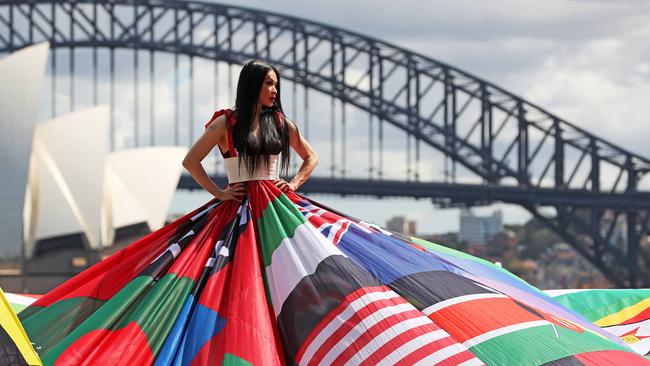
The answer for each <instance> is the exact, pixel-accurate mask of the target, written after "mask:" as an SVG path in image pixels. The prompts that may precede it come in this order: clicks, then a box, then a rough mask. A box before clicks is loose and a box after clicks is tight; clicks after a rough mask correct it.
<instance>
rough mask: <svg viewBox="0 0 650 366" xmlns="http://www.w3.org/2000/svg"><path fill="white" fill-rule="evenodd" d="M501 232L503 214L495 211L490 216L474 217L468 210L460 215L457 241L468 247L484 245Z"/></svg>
mask: <svg viewBox="0 0 650 366" xmlns="http://www.w3.org/2000/svg"><path fill="white" fill-rule="evenodd" d="M501 230H503V214H502V212H501V210H497V211H495V212H494V213H492V215H490V216H476V215H474V214H473V213H472V212H471V211H470V210H462V211H461V213H460V230H459V231H458V241H459V242H466V243H467V244H469V245H485V244H486V243H487V242H488V241H489V240H490V239H492V237H494V236H495V235H496V234H498V233H499V232H501Z"/></svg>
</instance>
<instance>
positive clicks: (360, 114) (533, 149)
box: [0, 0, 650, 287]
mask: <svg viewBox="0 0 650 366" xmlns="http://www.w3.org/2000/svg"><path fill="white" fill-rule="evenodd" d="M42 41H48V42H49V43H50V47H51V49H52V51H53V52H51V56H50V65H49V67H50V74H51V82H52V84H51V91H50V98H51V100H50V101H49V103H50V109H51V114H52V116H55V115H57V114H59V113H61V112H66V111H72V110H75V109H77V108H81V107H83V105H82V104H83V103H80V102H78V100H80V98H81V97H82V96H84V97H87V99H88V100H89V102H87V103H86V104H91V105H95V104H99V103H105V104H109V105H110V108H111V146H112V149H120V148H124V147H138V146H151V145H182V146H189V145H190V144H191V142H192V141H193V140H194V139H195V138H196V137H197V136H198V134H199V133H200V128H202V124H203V123H204V122H206V121H207V118H208V117H209V116H210V114H211V112H210V113H203V114H201V115H198V114H197V113H195V112H194V111H195V109H197V107H198V106H199V105H200V104H201V103H203V104H202V105H204V106H205V103H206V102H205V101H203V102H202V101H201V100H202V99H201V98H204V97H205V95H204V94H205V93H201V94H199V93H196V92H195V90H196V88H195V87H194V85H195V83H203V84H205V83H206V79H208V80H210V83H212V84H213V86H214V87H213V88H212V92H211V93H212V94H211V97H212V99H211V100H210V102H209V103H208V104H210V108H212V107H213V106H219V107H221V108H225V107H227V106H229V105H232V104H234V103H233V99H232V94H233V93H234V88H235V85H236V79H234V77H235V75H236V74H237V73H238V67H240V66H241V65H242V64H243V63H245V62H246V61H248V60H250V59H252V58H262V59H266V60H269V61H270V62H272V63H273V64H275V65H277V66H278V68H279V69H280V71H281V76H282V81H283V84H282V94H283V95H284V98H283V100H284V102H285V112H286V113H287V115H289V116H290V117H291V118H292V119H294V120H295V121H296V122H297V123H298V125H299V127H300V129H301V131H302V133H303V134H305V135H306V136H307V138H308V139H309V140H310V141H315V143H314V145H315V147H316V148H317V151H318V152H319V156H320V161H321V164H320V165H319V168H318V169H317V171H316V173H315V175H314V176H313V177H312V178H311V180H310V181H309V182H308V183H307V184H305V185H304V186H303V187H302V188H301V190H302V191H303V192H305V193H327V194H339V195H355V196H363V195H366V196H374V197H406V198H409V197H410V198H418V199H422V198H425V199H430V200H431V201H432V202H433V203H435V204H440V205H458V206H473V205H484V204H490V203H493V202H504V203H509V204H516V205H519V206H521V207H523V208H525V209H526V210H528V211H529V212H530V213H531V214H532V215H533V216H534V217H536V218H537V219H539V220H541V221H542V222H544V223H545V224H546V225H548V227H550V228H551V229H553V230H554V231H555V232H556V233H557V234H558V235H559V236H560V237H561V238H562V239H563V240H565V241H566V242H567V243H569V244H570V245H572V246H573V248H575V250H576V251H577V252H579V253H580V254H581V255H582V256H583V257H585V258H586V259H588V260H589V261H590V262H591V263H593V264H594V265H595V266H596V267H597V268H599V269H600V270H601V271H602V273H603V274H604V275H605V276H606V277H607V278H608V279H609V280H610V281H612V283H613V284H614V285H615V286H619V287H640V286H645V287H648V286H650V251H648V250H647V249H644V248H643V247H642V246H641V245H640V243H641V241H642V239H644V238H646V237H647V236H648V234H649V233H648V228H649V226H650V225H649V219H650V191H644V190H642V189H641V188H640V182H642V179H643V178H644V176H645V175H646V173H648V171H649V170H650V159H648V158H645V157H642V156H639V155H638V154H635V153H634V152H632V151H629V150H627V149H625V148H624V147H621V146H618V145H617V144H616V142H615V141H607V140H606V139H603V138H601V137H600V136H597V134H595V133H592V132H589V131H586V130H584V129H582V128H580V127H577V126H576V125H575V124H572V123H570V122H568V121H566V120H564V119H562V118H561V116H557V115H555V114H553V113H552V112H550V111H547V110H546V109H544V108H543V107H541V106H538V105H536V104H534V103H533V102H531V101H527V100H524V99H523V98H522V97H520V96H517V95H515V94H513V93H511V92H508V91H507V90H504V89H503V88H501V87H499V86H497V85H495V84H493V83H491V82H488V81H486V80H484V79H481V78H480V77H478V76H475V75H472V74H471V73H468V72H465V71H463V70H460V69H458V68H457V67H454V66H452V65H449V64H446V63H444V62H440V61H437V60H435V59H433V58H431V57H428V56H425V55H422V54H420V53H418V52H414V51H412V50H407V49H404V48H402V47H399V46H397V45H394V44H390V43H388V42H384V41H382V40H379V39H376V38H373V37H371V36H368V35H362V34H358V33H355V32H353V31H350V30H344V29H340V28H336V27H332V26H328V25H326V24H321V23H317V22H313V21H310V20H306V19H300V18H295V17H291V16H285V15H281V14H277V13H271V12H266V11H259V10H255V9H248V8H241V7H236V6H226V5H221V4H217V3H208V2H199V1H172V0H143V1H118V0H113V1H110V0H96V1H92V2H89V1H46V0H40V1H39V0H21V1H10V0H2V1H0V54H7V53H11V52H13V51H16V50H19V49H21V48H23V47H25V46H28V45H31V44H34V43H38V42H42ZM82 52H83V53H82ZM163 58H166V60H167V61H169V65H171V66H169V70H170V71H169V73H168V76H169V77H172V78H173V82H172V83H171V85H172V88H171V93H172V95H171V96H168V97H169V98H168V99H170V100H171V103H170V104H171V106H170V107H169V108H167V109H165V110H164V111H163V112H161V111H160V110H159V109H158V106H159V105H160V102H157V101H156V98H161V97H160V93H159V91H160V86H159V85H156V83H155V76H154V74H155V73H156V72H157V71H156V70H157V69H159V68H160V66H159V65H160V64H162V62H163V61H161V60H162V59H163ZM125 60H126V61H125ZM199 62H204V64H203V65H205V63H206V62H209V65H211V66H210V68H205V67H204V68H202V69H201V72H200V73H199V72H197V71H196V70H197V66H196V65H197V64H198V63H199ZM82 65H85V66H84V67H83V71H82ZM125 70H129V71H128V75H125V73H127V71H125ZM206 70H208V71H211V73H210V75H209V76H206V74H208V72H207V71H206ZM100 72H101V75H102V77H100V76H99V75H100ZM79 78H84V80H86V81H88V80H89V81H90V82H89V83H88V84H83V85H84V88H83V90H81V91H80V90H77V89H78V88H79V84H78V81H77V80H78V79H79ZM125 80H126V81H127V82H126V85H127V86H126V87H125V86H124V85H125ZM124 88H127V89H128V90H129V92H130V93H132V94H131V95H132V96H133V97H132V98H131V101H132V105H131V106H130V107H129V108H126V110H128V112H125V111H124V108H121V107H120V106H119V105H117V103H116V100H117V99H118V98H119V95H120V94H121V93H123V92H124ZM62 89H63V90H65V92H62V91H61V90H62ZM62 94H65V95H66V101H65V102H64V103H65V104H66V105H63V107H62V104H63V103H62V102H61V101H60V100H57V98H61V95H62ZM142 95H147V97H146V98H143V97H141V96H142ZM181 105H185V109H186V113H183V112H182V110H181V107H180V106H181ZM219 107H214V108H213V109H209V110H211V111H212V110H214V109H216V108H219ZM120 109H123V110H120ZM163 114H164V115H163ZM143 116H145V117H143ZM125 130H129V136H130V140H129V142H128V143H124V142H123V136H124V134H125V132H124V131H125ZM156 131H158V132H156ZM160 131H163V132H162V136H163V137H162V138H160V136H161V132H160ZM215 172H217V170H215ZM213 178H214V179H215V180H216V181H217V182H221V184H223V182H224V181H225V178H224V177H223V175H222V174H219V173H218V172H217V173H215V175H214V177H213ZM179 188H182V189H194V188H198V186H197V185H196V184H195V183H194V181H193V180H192V179H191V177H189V176H184V177H183V178H182V179H181V182H180V185H179ZM621 225H622V226H621ZM620 227H624V228H625V229H624V230H625V238H626V240H624V241H620V240H619V241H616V240H613V233H614V232H615V231H616V230H619V229H620ZM549 244H550V243H549Z"/></svg>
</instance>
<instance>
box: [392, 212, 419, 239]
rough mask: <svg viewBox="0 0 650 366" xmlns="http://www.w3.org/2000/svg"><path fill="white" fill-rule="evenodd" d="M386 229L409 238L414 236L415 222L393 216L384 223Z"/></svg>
mask: <svg viewBox="0 0 650 366" xmlns="http://www.w3.org/2000/svg"><path fill="white" fill-rule="evenodd" d="M386 228H387V229H388V230H390V231H395V232H398V233H402V234H404V235H409V236H415V235H416V233H417V223H416V222H415V220H407V219H406V217H404V216H393V217H392V218H391V219H390V220H388V221H387V222H386Z"/></svg>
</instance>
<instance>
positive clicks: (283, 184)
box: [273, 179, 296, 193]
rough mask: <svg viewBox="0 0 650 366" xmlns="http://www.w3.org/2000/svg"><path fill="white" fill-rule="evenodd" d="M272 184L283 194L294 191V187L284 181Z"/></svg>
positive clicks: (279, 180) (280, 180)
mask: <svg viewBox="0 0 650 366" xmlns="http://www.w3.org/2000/svg"><path fill="white" fill-rule="evenodd" d="M273 183H274V184H275V186H276V187H278V189H279V190H280V191H282V192H283V193H289V192H294V191H295V190H296V187H294V186H293V184H291V183H287V181H285V180H284V179H276V180H275V181H273Z"/></svg>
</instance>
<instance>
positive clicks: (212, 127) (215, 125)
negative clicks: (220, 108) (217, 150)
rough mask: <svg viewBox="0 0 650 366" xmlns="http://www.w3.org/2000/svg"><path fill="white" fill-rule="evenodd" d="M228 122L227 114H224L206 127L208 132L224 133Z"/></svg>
mask: <svg viewBox="0 0 650 366" xmlns="http://www.w3.org/2000/svg"><path fill="white" fill-rule="evenodd" d="M226 121H227V117H226V115H225V114H222V115H220V116H218V117H216V118H215V119H213V120H212V121H210V122H209V123H208V125H207V127H206V132H217V133H219V132H223V131H225V130H226Z"/></svg>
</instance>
